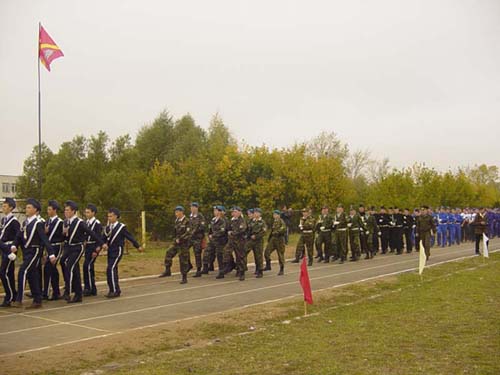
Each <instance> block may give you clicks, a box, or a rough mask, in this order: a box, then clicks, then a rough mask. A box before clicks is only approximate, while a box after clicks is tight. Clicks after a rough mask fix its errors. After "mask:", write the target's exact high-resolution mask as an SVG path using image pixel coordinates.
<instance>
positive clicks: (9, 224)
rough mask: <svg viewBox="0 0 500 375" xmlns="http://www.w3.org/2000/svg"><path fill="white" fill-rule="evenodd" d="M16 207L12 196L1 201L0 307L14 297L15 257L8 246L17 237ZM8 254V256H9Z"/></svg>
mask: <svg viewBox="0 0 500 375" xmlns="http://www.w3.org/2000/svg"><path fill="white" fill-rule="evenodd" d="M15 208H16V201H15V200H14V199H12V198H6V199H5V201H4V202H3V203H2V212H3V214H4V216H3V217H2V220H1V221H0V241H1V243H2V250H0V255H1V264H0V279H1V280H2V285H3V289H4V290H5V296H4V299H3V302H2V304H1V305H0V307H9V306H10V304H11V303H12V302H14V301H15V299H16V295H17V292H16V279H15V275H14V273H15V263H14V262H15V259H14V260H12V258H14V256H12V255H10V254H11V252H10V246H11V245H12V243H13V242H14V240H15V239H16V238H17V236H18V234H19V231H20V228H21V224H20V223H19V221H18V220H17V218H16V217H15V216H14V214H13V211H14V209H15ZM9 256H10V258H9Z"/></svg>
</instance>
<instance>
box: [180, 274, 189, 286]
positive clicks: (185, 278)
mask: <svg viewBox="0 0 500 375" xmlns="http://www.w3.org/2000/svg"><path fill="white" fill-rule="evenodd" d="M187 282H188V277H187V273H184V274H183V275H182V280H181V284H187Z"/></svg>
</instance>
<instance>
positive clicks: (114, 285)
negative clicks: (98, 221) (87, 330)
mask: <svg viewBox="0 0 500 375" xmlns="http://www.w3.org/2000/svg"><path fill="white" fill-rule="evenodd" d="M119 218H120V211H119V210H118V209H117V208H110V209H109V210H108V225H107V226H106V228H105V229H104V238H105V242H106V243H105V245H104V247H103V249H104V250H106V249H107V250H108V267H107V269H106V276H107V280H108V287H109V293H108V294H107V295H106V297H107V298H116V297H120V295H121V290H120V284H119V278H118V263H120V260H121V259H122V256H123V250H124V246H125V240H126V239H127V240H129V241H130V242H131V243H132V245H134V247H135V248H136V249H137V250H139V252H143V251H144V249H143V248H142V246H141V245H139V243H138V242H137V241H136V240H135V238H134V237H133V236H132V235H131V234H130V232H129V231H128V230H127V227H126V226H125V224H122V223H120V222H119V221H118V219H119ZM98 253H99V251H96V253H95V256H97V254H98Z"/></svg>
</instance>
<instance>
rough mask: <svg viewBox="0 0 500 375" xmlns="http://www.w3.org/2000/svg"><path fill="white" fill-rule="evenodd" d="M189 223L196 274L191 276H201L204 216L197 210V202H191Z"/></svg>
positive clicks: (204, 227)
mask: <svg viewBox="0 0 500 375" xmlns="http://www.w3.org/2000/svg"><path fill="white" fill-rule="evenodd" d="M189 223H190V225H191V246H193V252H194V260H195V264H196V274H195V275H194V276H193V277H201V269H202V266H203V263H202V261H201V253H202V250H203V249H202V244H203V240H204V239H205V229H206V222H205V216H203V214H202V213H201V212H199V205H198V203H197V202H193V203H191V215H189Z"/></svg>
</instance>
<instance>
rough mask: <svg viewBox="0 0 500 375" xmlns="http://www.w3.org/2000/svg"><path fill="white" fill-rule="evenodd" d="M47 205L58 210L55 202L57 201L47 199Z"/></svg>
mask: <svg viewBox="0 0 500 375" xmlns="http://www.w3.org/2000/svg"><path fill="white" fill-rule="evenodd" d="M48 206H49V207H52V208H53V209H54V210H56V211H57V210H59V208H60V207H59V203H57V201H55V200H50V201H49V204H48Z"/></svg>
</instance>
